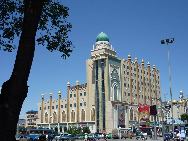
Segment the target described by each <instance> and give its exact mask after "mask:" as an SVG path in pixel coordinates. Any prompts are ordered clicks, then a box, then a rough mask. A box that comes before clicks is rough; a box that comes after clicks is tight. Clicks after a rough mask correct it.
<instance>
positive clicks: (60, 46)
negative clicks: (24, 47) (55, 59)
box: [0, 0, 73, 59]
mask: <svg viewBox="0 0 188 141" xmlns="http://www.w3.org/2000/svg"><path fill="white" fill-rule="evenodd" d="M28 1H29V2H30V3H32V0H4V1H0V49H1V46H3V47H4V48H3V50H4V51H9V52H11V51H12V50H13V49H15V48H16V46H15V45H14V46H13V41H14V38H15V37H16V36H17V37H19V36H20V35H21V33H22V27H23V20H24V6H25V3H26V2H28ZM35 2H36V1H35ZM30 3H29V4H30ZM68 10H69V8H68V7H65V6H63V5H62V4H60V2H59V1H58V0H56V2H55V0H45V3H44V5H43V9H42V15H41V19H40V21H39V23H38V28H37V29H38V31H40V32H39V34H40V37H39V38H38V39H36V41H37V42H38V44H42V45H43V46H46V48H47V49H48V50H49V51H51V52H52V51H54V50H58V51H60V52H62V53H63V55H62V57H63V58H65V59H66V56H68V57H69V56H70V53H71V52H72V49H71V47H73V45H72V42H71V41H69V40H68V32H70V31H71V28H72V25H71V24H70V23H69V22H67V21H66V18H67V17H68V16H69V14H68ZM31 22H32V21H31Z"/></svg>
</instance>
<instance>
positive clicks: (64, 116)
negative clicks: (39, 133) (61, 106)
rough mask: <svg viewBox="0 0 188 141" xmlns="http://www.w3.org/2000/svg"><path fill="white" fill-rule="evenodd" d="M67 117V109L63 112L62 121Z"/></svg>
mask: <svg viewBox="0 0 188 141" xmlns="http://www.w3.org/2000/svg"><path fill="white" fill-rule="evenodd" d="M65 119H66V114H65V111H63V112H62V122H66V121H65Z"/></svg>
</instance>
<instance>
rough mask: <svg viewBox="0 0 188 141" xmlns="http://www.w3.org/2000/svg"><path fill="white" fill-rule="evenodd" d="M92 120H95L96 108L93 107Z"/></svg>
mask: <svg viewBox="0 0 188 141" xmlns="http://www.w3.org/2000/svg"><path fill="white" fill-rule="evenodd" d="M91 121H95V109H94V108H92V110H91Z"/></svg>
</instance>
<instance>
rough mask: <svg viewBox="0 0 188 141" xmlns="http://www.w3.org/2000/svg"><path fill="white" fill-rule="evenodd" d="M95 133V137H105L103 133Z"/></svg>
mask: <svg viewBox="0 0 188 141" xmlns="http://www.w3.org/2000/svg"><path fill="white" fill-rule="evenodd" d="M94 135H95V137H96V138H97V139H103V138H104V135H103V133H95V134H94Z"/></svg>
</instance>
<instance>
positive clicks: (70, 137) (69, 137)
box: [60, 135, 78, 141]
mask: <svg viewBox="0 0 188 141" xmlns="http://www.w3.org/2000/svg"><path fill="white" fill-rule="evenodd" d="M75 139H78V137H77V136H74V135H67V136H61V137H60V141H64V140H71V141H73V140H75Z"/></svg>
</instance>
